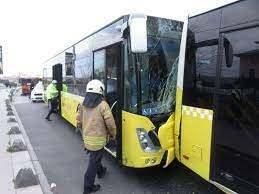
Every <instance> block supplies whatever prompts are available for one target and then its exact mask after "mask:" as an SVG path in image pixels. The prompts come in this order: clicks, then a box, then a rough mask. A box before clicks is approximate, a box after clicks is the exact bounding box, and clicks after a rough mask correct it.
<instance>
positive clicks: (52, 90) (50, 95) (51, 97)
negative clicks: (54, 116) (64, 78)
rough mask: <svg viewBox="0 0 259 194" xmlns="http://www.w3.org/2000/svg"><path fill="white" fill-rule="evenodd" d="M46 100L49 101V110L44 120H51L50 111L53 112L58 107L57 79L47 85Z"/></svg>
mask: <svg viewBox="0 0 259 194" xmlns="http://www.w3.org/2000/svg"><path fill="white" fill-rule="evenodd" d="M46 92H47V100H48V102H50V110H49V113H48V115H47V116H46V117H45V119H46V120H48V121H51V119H50V115H51V113H55V111H56V109H57V107H58V90H57V80H52V82H51V83H50V84H49V85H48V87H47V90H46Z"/></svg>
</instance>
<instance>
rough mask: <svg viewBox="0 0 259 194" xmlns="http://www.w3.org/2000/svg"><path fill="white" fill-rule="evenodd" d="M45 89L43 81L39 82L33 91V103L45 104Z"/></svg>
mask: <svg viewBox="0 0 259 194" xmlns="http://www.w3.org/2000/svg"><path fill="white" fill-rule="evenodd" d="M43 93H44V87H43V83H42V81H39V82H38V83H37V84H36V86H35V87H34V89H33V90H32V91H31V101H32V102H43V101H44V94H43Z"/></svg>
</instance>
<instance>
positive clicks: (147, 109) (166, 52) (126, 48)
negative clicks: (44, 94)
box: [43, 0, 259, 193]
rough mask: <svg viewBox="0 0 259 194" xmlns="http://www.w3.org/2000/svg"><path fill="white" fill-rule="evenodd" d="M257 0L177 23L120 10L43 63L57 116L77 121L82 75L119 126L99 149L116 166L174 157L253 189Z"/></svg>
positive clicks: (258, 169) (258, 172) (257, 159)
mask: <svg viewBox="0 0 259 194" xmlns="http://www.w3.org/2000/svg"><path fill="white" fill-rule="evenodd" d="M258 6H259V4H258V2H257V1H256V0H255V1H253V0H250V1H248V0H247V1H238V2H236V3H233V4H230V5H227V6H224V7H220V8H218V9H215V10H212V11H209V12H206V13H204V14H200V15H197V16H194V17H191V18H189V19H188V20H187V21H185V22H181V21H175V20H170V19H165V18H158V17H151V16H145V15H142V14H132V15H126V16H122V17H120V18H119V19H117V20H115V21H114V22H112V23H111V24H109V25H107V26H105V27H103V28H102V29H100V30H98V31H97V32H95V33H93V34H91V35H89V36H87V37H86V38H84V39H82V40H81V41H79V42H77V43H76V44H74V45H72V46H71V47H69V48H67V49H65V50H64V51H63V52H61V53H59V54H58V55H56V56H54V57H52V58H51V59H49V60H48V61H46V62H45V67H44V70H43V78H44V84H45V86H47V84H49V83H50V82H51V80H52V79H56V80H57V81H58V83H59V86H58V87H59V90H60V114H61V116H62V117H63V118H65V119H66V120H67V121H69V122H70V123H71V124H72V125H74V126H76V119H75V118H76V111H77V107H78V105H79V104H80V103H81V102H82V100H83V98H84V95H85V87H86V84H87V82H88V81H90V80H91V79H99V80H101V81H103V82H104V83H105V86H106V94H105V98H106V100H107V101H108V103H109V104H110V106H111V107H112V112H113V114H114V117H115V119H116V124H117V126H118V135H117V138H116V142H108V144H107V146H106V147H105V149H106V150H107V151H108V152H109V153H110V154H112V155H113V156H114V157H115V158H116V159H117V160H118V162H119V163H120V164H121V165H124V166H128V167H133V168H145V167H152V166H156V165H161V166H163V167H167V166H168V165H169V164H170V163H171V162H173V161H174V160H178V161H179V162H181V163H182V164H184V165H185V166H187V167H188V168H190V169H191V170H193V171H194V172H195V173H197V174H198V175H200V176H201V177H202V178H203V179H205V180H207V181H209V182H211V183H212V184H214V185H216V186H217V187H219V188H220V189H222V190H223V191H225V192H229V193H230V192H233V193H234V192H238V193H258V192H259V182H258V181H259V146H258V145H259V144H258V142H259V141H258V140H259V123H258V118H259V100H258V99H259V98H258V97H259V85H258V83H259V80H258V79H259V76H258V75H259V69H258V66H259V60H258V59H259V58H258V54H259V52H258V34H259V27H258V23H256V21H258V14H257V11H256V10H257V9H258V8H259V7H258ZM248 10H249V13H250V15H249V16H247V15H245V16H240V15H239V14H237V13H242V12H243V13H246V12H248ZM62 82H63V83H65V84H66V85H67V87H68V91H67V92H62Z"/></svg>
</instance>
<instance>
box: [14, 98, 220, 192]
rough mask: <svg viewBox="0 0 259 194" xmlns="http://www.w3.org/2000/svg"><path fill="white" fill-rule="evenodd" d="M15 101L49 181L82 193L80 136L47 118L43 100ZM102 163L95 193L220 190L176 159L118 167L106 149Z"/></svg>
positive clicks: (61, 189) (56, 118)
mask: <svg viewBox="0 0 259 194" xmlns="http://www.w3.org/2000/svg"><path fill="white" fill-rule="evenodd" d="M23 98H24V101H23ZM17 101H19V103H16V104H15V107H16V110H17V112H18V114H19V116H20V119H21V121H22V123H23V125H24V128H25V130H26V132H27V135H28V137H29V138H30V141H31V144H32V146H33V148H34V150H35V153H36V155H37V157H38V159H39V161H40V164H41V166H42V168H43V171H44V173H45V175H46V177H47V179H48V182H49V183H52V182H54V183H56V184H57V190H58V193H59V194H82V192H83V175H84V172H85V169H86V167H87V163H88V158H87V155H86V153H85V152H84V150H83V144H82V140H81V136H80V135H79V134H77V133H75V131H74V128H73V127H72V126H71V125H70V124H69V123H67V122H66V121H64V120H63V119H62V118H60V117H59V116H58V115H52V116H51V117H52V120H53V121H51V122H48V121H46V120H45V119H44V117H45V116H46V114H47V111H48V108H47V105H46V104H43V103H30V102H28V100H27V98H26V97H19V100H17ZM103 163H104V165H105V166H107V167H108V172H107V175H106V176H105V178H104V179H101V180H98V179H96V180H97V181H96V182H97V183H99V184H101V186H102V188H101V191H100V192H98V193H103V194H104V193H105V194H106V193H107V194H108V193H111V194H120V193H121V194H142V193H145V194H151V193H152V194H153V193H154V194H156V193H159V194H164V193H166V194H169V193H192V194H194V193H221V192H220V191H219V190H218V189H216V188H215V187H214V186H212V185H211V184H209V183H207V182H206V181H204V180H203V179H202V178H200V177H199V176H197V175H196V174H194V173H193V172H191V171H190V170H188V169H187V168H185V167H183V166H182V165H181V164H178V163H176V164H174V165H171V166H169V167H168V168H166V169H162V168H148V169H132V168H126V167H120V166H119V165H118V164H117V163H116V160H115V159H114V158H112V157H111V156H110V155H109V154H108V153H106V154H105V155H104V158H103Z"/></svg>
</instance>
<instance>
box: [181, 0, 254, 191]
mask: <svg viewBox="0 0 259 194" xmlns="http://www.w3.org/2000/svg"><path fill="white" fill-rule="evenodd" d="M258 9H259V3H258V1H256V0H254V1H253V0H251V1H239V2H236V3H233V4H230V5H227V6H225V7H222V8H219V9H216V10H213V11H210V12H207V13H204V14H201V15H198V16H194V17H192V18H190V20H189V34H188V39H187V48H186V63H185V67H184V84H183V103H182V104H183V105H182V107H181V109H182V110H181V112H182V113H181V114H182V119H181V157H180V159H181V162H182V163H183V164H185V165H186V166H188V167H189V168H190V169H192V170H193V171H194V172H196V173H197V174H199V175H200V176H202V177H203V178H204V179H206V180H208V181H210V182H211V183H213V184H214V185H216V186H218V187H219V188H221V189H222V190H224V191H226V192H230V191H234V192H237V193H258V192H259V143H258V142H259V123H258V118H259V103H258V102H259V101H258V99H259V98H258V97H259V95H258V94H259V68H258V67H259V50H258V44H257V42H258V37H259V36H258V35H259V26H258V24H257V25H255V23H256V21H257V23H258V22H259V15H258V13H257V11H256V10H258ZM240 13H249V14H243V15H242V14H240Z"/></svg>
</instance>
